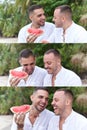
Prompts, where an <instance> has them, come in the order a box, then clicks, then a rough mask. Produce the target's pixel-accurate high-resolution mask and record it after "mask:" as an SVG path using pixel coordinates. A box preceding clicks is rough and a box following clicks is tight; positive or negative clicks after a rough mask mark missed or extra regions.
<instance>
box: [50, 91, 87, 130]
mask: <svg viewBox="0 0 87 130" xmlns="http://www.w3.org/2000/svg"><path fill="white" fill-rule="evenodd" d="M73 98H74V97H73V93H72V91H71V90H69V89H59V90H56V92H55V93H54V96H53V101H52V106H53V109H54V113H55V116H54V117H52V118H51V120H50V122H49V126H48V130H87V118H86V117H84V116H83V115H81V114H79V113H77V112H75V111H74V110H73V109H72V103H73Z"/></svg>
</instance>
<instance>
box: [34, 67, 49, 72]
mask: <svg viewBox="0 0 87 130" xmlns="http://www.w3.org/2000/svg"><path fill="white" fill-rule="evenodd" d="M35 69H36V70H37V71H41V72H47V71H46V70H45V69H44V68H41V67H39V66H35Z"/></svg>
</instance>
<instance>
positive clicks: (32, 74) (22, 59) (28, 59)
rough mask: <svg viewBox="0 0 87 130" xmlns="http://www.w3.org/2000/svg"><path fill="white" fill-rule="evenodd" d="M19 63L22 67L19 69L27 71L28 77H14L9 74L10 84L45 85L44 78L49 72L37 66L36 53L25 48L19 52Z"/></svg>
mask: <svg viewBox="0 0 87 130" xmlns="http://www.w3.org/2000/svg"><path fill="white" fill-rule="evenodd" d="M19 63H20V65H21V67H18V68H16V69H15V70H17V71H25V72H27V74H28V77H27V78H26V79H21V78H18V77H13V76H12V75H11V74H10V75H9V80H8V86H14V87H16V86H24V87H26V86H43V80H44V77H45V75H46V74H47V72H46V70H45V69H43V68H40V67H38V66H36V65H35V64H36V61H35V55H34V54H33V52H32V51H31V50H29V49H23V50H22V51H21V52H20V54H19Z"/></svg>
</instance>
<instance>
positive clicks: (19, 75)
mask: <svg viewBox="0 0 87 130" xmlns="http://www.w3.org/2000/svg"><path fill="white" fill-rule="evenodd" d="M10 74H11V75H12V76H13V77H17V78H21V79H26V78H27V77H28V74H27V73H26V72H25V71H17V70H14V69H13V70H10Z"/></svg>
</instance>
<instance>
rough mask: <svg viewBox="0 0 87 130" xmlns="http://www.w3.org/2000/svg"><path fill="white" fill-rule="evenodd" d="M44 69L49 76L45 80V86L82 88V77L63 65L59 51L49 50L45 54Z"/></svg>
mask: <svg viewBox="0 0 87 130" xmlns="http://www.w3.org/2000/svg"><path fill="white" fill-rule="evenodd" d="M43 60H44V67H45V69H46V70H47V72H48V74H47V75H46V76H45V78H44V86H81V85H82V83H81V80H80V77H79V76H78V75H77V74H75V73H74V72H73V71H71V70H68V69H66V68H64V67H63V66H62V65H61V55H60V53H59V51H58V50H55V49H49V50H48V51H46V52H45V54H44V59H43Z"/></svg>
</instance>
